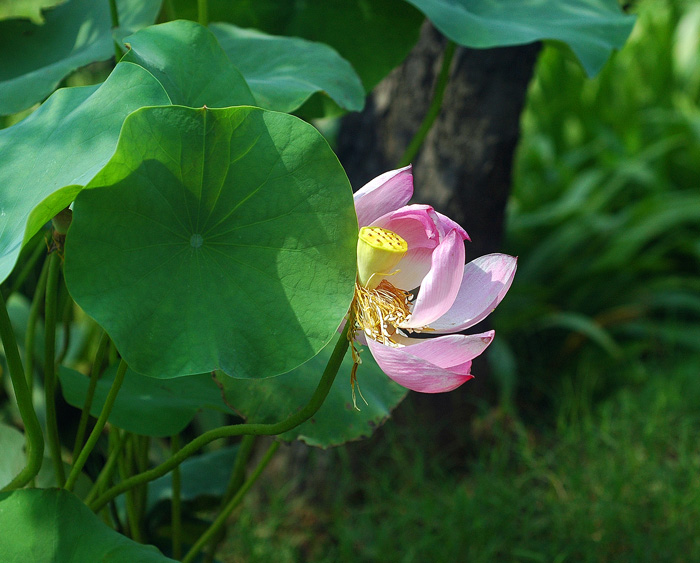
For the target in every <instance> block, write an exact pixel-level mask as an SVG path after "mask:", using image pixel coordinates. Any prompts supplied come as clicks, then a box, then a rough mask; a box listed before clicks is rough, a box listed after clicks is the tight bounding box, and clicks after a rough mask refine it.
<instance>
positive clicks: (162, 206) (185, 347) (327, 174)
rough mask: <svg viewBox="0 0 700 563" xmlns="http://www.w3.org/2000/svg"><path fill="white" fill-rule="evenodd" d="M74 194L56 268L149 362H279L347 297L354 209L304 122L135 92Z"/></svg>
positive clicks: (178, 372) (306, 354)
mask: <svg viewBox="0 0 700 563" xmlns="http://www.w3.org/2000/svg"><path fill="white" fill-rule="evenodd" d="M87 187H88V188H93V189H86V190H83V192H81V194H80V196H79V197H78V198H77V199H76V201H75V205H74V213H73V224H72V226H71V228H70V231H69V232H68V237H67V241H66V260H65V274H66V281H67V284H68V288H69V290H70V292H71V294H72V295H73V297H74V299H75V300H76V301H77V302H78V304H79V305H80V306H81V307H83V309H85V311H86V312H87V313H88V314H89V315H90V316H92V317H93V318H95V319H96V320H97V321H98V322H99V323H100V324H101V325H102V326H104V327H105V329H106V330H107V332H108V333H109V335H110V336H111V337H112V339H113V340H114V342H115V343H116V345H117V347H118V349H119V351H120V352H121V354H122V356H123V357H124V359H125V360H126V361H127V363H128V364H129V366H130V367H131V368H133V369H134V370H135V371H138V372H140V373H143V374H146V375H149V376H152V377H158V378H163V377H177V376H182V375H190V374H198V373H206V372H211V371H212V370H214V369H221V370H223V371H224V372H226V373H228V374H230V375H232V376H234V377H241V378H259V377H268V376H271V375H276V374H279V373H284V372H287V371H289V370H291V369H293V368H295V367H296V366H298V365H299V364H301V363H303V362H304V361H306V360H308V359H310V358H312V357H313V356H315V355H316V353H317V352H318V351H319V350H320V349H321V348H323V346H324V345H325V344H326V343H327V342H328V341H329V340H330V339H331V337H332V336H333V335H334V334H335V331H336V328H337V327H338V324H339V323H340V321H341V319H342V317H343V315H345V313H346V312H347V310H348V307H349V305H350V301H351V299H352V295H353V290H354V279H355V270H356V265H355V246H356V240H357V219H356V216H355V210H354V206H353V201H352V192H351V188H350V185H349V182H348V180H347V177H346V176H345V172H344V171H343V169H342V167H341V166H340V164H339V162H338V160H337V158H336V157H335V155H334V154H333V152H332V151H331V149H330V147H329V146H328V144H327V143H326V141H325V140H324V139H323V137H322V136H321V135H320V134H319V133H318V131H316V129H314V128H313V127H311V126H310V125H308V124H307V123H304V122H303V121H301V120H299V119H297V118H295V117H292V116H290V115H287V114H282V113H276V112H268V111H265V110H261V109H258V108H251V107H234V108H227V109H214V110H207V109H199V110H195V109H190V108H184V107H179V106H169V107H161V108H143V109H141V110H138V111H136V112H134V113H132V114H131V115H130V116H129V117H128V118H127V120H126V122H125V123H124V127H123V129H122V133H121V136H120V139H119V146H118V148H117V151H116V153H115V155H114V157H113V158H112V160H111V161H110V162H109V164H107V166H106V167H105V168H104V169H103V170H102V171H101V172H100V174H98V176H96V177H95V179H94V180H93V181H92V182H91V183H90V184H89V185H88V186H87Z"/></svg>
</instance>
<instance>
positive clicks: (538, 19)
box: [406, 0, 634, 75]
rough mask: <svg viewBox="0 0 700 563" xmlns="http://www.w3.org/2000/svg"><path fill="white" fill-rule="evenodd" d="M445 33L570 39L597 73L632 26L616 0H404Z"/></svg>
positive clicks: (482, 42)
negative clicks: (531, 0)
mask: <svg viewBox="0 0 700 563" xmlns="http://www.w3.org/2000/svg"><path fill="white" fill-rule="evenodd" d="M406 1H407V2H410V3H411V4H413V5H414V6H415V7H416V8H418V9H419V10H421V11H422V12H423V13H424V14H425V15H426V16H428V18H429V19H430V21H431V22H433V23H434V24H435V27H437V28H438V29H439V30H440V31H442V33H444V34H445V35H446V36H447V37H449V38H450V39H452V40H453V41H455V42H456V43H459V44H460V45H465V46H467V47H479V48H486V47H500V46H504V45H522V44H525V43H532V42H533V41H538V40H540V39H557V40H559V41H563V42H565V43H568V44H569V46H570V47H571V49H572V50H573V51H574V53H576V55H577V56H578V58H579V59H580V60H581V63H582V64H583V67H584V68H585V69H586V71H587V72H588V73H589V74H591V75H593V74H596V73H597V72H598V71H599V70H600V69H601V68H602V67H603V65H604V64H605V61H607V60H608V57H609V56H610V53H611V52H612V50H613V49H615V48H620V47H622V45H624V43H625V41H626V40H627V37H628V36H629V34H630V32H631V31H632V27H633V26H634V17H632V16H626V15H625V14H623V13H622V11H621V9H620V3H619V2H618V0H539V1H537V2H525V1H524V0H499V1H498V2H494V1H493V0H406Z"/></svg>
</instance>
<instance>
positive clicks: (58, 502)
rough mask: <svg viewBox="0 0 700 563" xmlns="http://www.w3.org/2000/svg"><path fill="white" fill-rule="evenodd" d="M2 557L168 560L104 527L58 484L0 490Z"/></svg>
mask: <svg viewBox="0 0 700 563" xmlns="http://www.w3.org/2000/svg"><path fill="white" fill-rule="evenodd" d="M0 530H2V534H0V553H1V554H2V560H3V561H8V562H9V561H18V562H19V561H23V562H24V561H27V562H29V561H37V562H39V561H60V562H62V563H83V562H86V561H138V562H139V563H164V562H166V561H173V560H172V559H169V558H167V557H165V556H164V555H162V554H161V553H160V552H159V551H158V550H157V549H156V548H155V547H153V546H148V545H142V544H140V543H136V542H135V541H133V540H130V539H129V538H127V537H125V536H123V535H121V534H120V533H118V532H116V531H114V530H112V529H111V528H109V527H108V526H107V525H106V524H104V522H102V521H101V520H100V519H99V518H98V517H97V516H95V515H94V514H93V513H92V512H91V511H90V509H89V508H88V507H87V506H85V505H84V504H83V503H82V502H80V501H79V500H78V499H77V497H76V496H75V495H73V494H71V493H69V492H68V491H65V490H63V489H21V490H17V491H12V492H9V493H1V494H0Z"/></svg>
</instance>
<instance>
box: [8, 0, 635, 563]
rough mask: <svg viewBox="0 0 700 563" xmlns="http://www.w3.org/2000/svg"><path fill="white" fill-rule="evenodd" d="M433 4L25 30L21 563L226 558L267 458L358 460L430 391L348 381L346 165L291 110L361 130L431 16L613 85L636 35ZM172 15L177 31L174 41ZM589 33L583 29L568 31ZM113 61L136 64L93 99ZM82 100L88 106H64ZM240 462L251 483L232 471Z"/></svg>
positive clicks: (76, 11)
mask: <svg viewBox="0 0 700 563" xmlns="http://www.w3.org/2000/svg"><path fill="white" fill-rule="evenodd" d="M411 4H412V5H414V6H415V7H416V8H417V10H416V9H414V8H411V7H409V6H408V5H407V4H405V3H403V2H399V1H398V0H396V1H394V2H389V1H387V2H386V3H383V4H382V5H381V7H380V8H378V9H377V10H376V11H368V10H362V9H360V8H361V6H360V3H357V2H352V1H349V0H348V1H347V2H340V3H334V4H333V5H332V6H330V7H328V6H327V5H326V3H318V4H314V5H311V4H303V5H298V6H294V7H290V8H289V9H288V10H287V11H285V12H284V13H279V12H278V11H277V7H276V3H267V2H263V3H256V4H255V5H252V4H251V5H247V4H246V5H244V4H240V5H236V6H235V7H234V8H231V7H230V6H228V3H220V2H215V1H212V2H206V1H202V0H200V1H198V2H197V3H196V5H195V3H194V2H186V1H172V2H167V3H166V4H165V5H164V6H163V7H162V11H160V10H161V6H160V3H159V2H157V1H152V2H140V3H135V2H132V1H130V0H121V1H113V2H109V3H107V2H104V3H93V2H85V1H84V0H69V1H68V2H64V3H53V2H49V3H45V4H41V5H40V7H41V8H47V10H46V11H41V12H37V10H36V4H32V3H29V2H27V3H26V5H24V4H22V5H23V6H25V7H26V11H24V12H22V13H19V14H18V13H16V12H10V13H7V12H0V18H2V21H0V37H1V38H2V39H0V50H2V52H3V53H4V55H6V58H7V60H8V61H10V64H8V65H6V66H4V67H3V70H2V74H0V100H2V102H1V105H0V113H3V114H5V115H8V116H9V117H7V118H5V125H6V126H7V127H6V128H5V129H3V130H2V131H0V151H1V154H2V157H3V159H2V162H1V163H0V197H2V200H1V201H2V203H1V204H0V205H1V206H2V207H1V211H0V219H2V222H1V223H0V227H1V228H0V274H1V275H2V279H3V280H4V281H3V285H2V288H1V289H2V301H3V305H4V303H5V300H6V299H7V303H8V308H7V314H6V313H5V307H4V306H3V307H1V308H0V309H2V311H0V312H1V313H2V315H1V316H0V327H1V328H2V342H3V350H4V354H3V356H4V359H5V364H4V365H3V372H2V373H3V381H4V383H6V385H5V390H6V394H7V396H8V398H9V399H10V400H8V401H6V402H4V403H3V409H4V410H3V420H4V423H3V425H2V426H0V430H2V434H1V435H0V436H1V437H2V441H3V451H4V452H6V454H7V456H6V458H5V460H6V461H5V462H4V463H5V465H4V466H3V467H2V474H1V476H2V483H1V484H2V487H3V492H2V493H0V502H2V503H3V511H2V519H0V526H1V527H2V528H3V530H4V531H5V533H4V534H3V536H2V539H1V540H0V552H2V553H4V554H5V555H6V556H9V557H11V558H17V559H21V558H26V556H27V553H32V556H33V557H39V558H44V559H58V560H61V559H65V558H67V557H68V555H67V554H68V553H71V554H72V555H71V557H75V558H77V559H80V560H87V559H90V560H96V559H100V558H106V557H112V558H117V559H119V560H121V559H126V558H129V559H138V560H153V561H162V560H165V559H166V558H165V557H164V556H163V555H162V554H161V553H160V552H158V551H157V550H156V549H155V548H153V547H152V546H147V545H143V544H148V543H155V544H157V545H158V546H159V547H160V548H161V549H162V550H163V551H164V552H166V553H168V554H170V555H172V556H173V557H174V558H176V559H181V558H182V559H183V560H184V561H192V560H194V559H195V558H196V557H199V556H200V552H202V551H203V550H205V548H206V550H207V551H208V553H209V555H208V557H210V558H211V557H213V554H214V552H215V550H216V546H217V545H218V544H219V543H220V540H221V539H222V534H223V532H222V530H223V525H224V524H225V522H226V520H227V518H228V516H229V515H230V514H231V512H232V511H233V510H234V509H235V508H236V507H237V506H238V505H239V504H240V503H241V501H242V498H243V496H244V495H245V493H246V492H247V491H248V490H249V489H250V488H251V487H252V485H253V483H254V482H255V480H256V479H257V478H258V477H259V476H260V474H261V472H262V471H263V469H264V468H265V466H266V464H267V463H268V462H269V460H270V459H271V457H272V455H273V454H274V453H275V450H276V449H277V448H278V447H279V443H280V442H279V441H275V442H272V444H271V445H270V446H269V448H268V450H267V452H266V453H265V454H263V456H262V458H261V460H260V462H259V464H258V465H257V466H256V467H255V468H253V469H251V470H250V472H249V471H248V467H247V466H248V462H249V459H250V457H251V455H252V452H253V450H254V445H255V442H256V440H255V438H254V437H255V436H258V435H272V436H278V437H279V438H280V440H295V439H300V440H303V441H305V442H307V443H309V444H313V445H317V446H321V447H328V446H331V445H337V444H342V443H344V442H347V441H349V440H353V439H358V438H360V437H366V436H368V435H371V434H372V432H373V431H374V430H375V429H376V428H377V426H378V425H379V424H380V423H381V422H383V421H384V420H385V419H386V418H387V417H388V415H389V413H390V411H391V410H392V408H394V407H395V406H396V404H398V402H400V400H401V399H402V397H403V396H404V391H403V390H401V389H399V388H397V387H396V386H394V385H392V384H391V383H390V382H389V381H388V380H387V379H386V378H383V376H381V374H378V373H377V370H376V367H373V366H372V364H371V362H367V365H363V370H364V371H365V373H366V374H367V375H370V374H375V375H376V377H368V378H367V381H368V383H366V384H365V385H363V393H364V394H365V395H366V396H367V395H368V396H369V397H371V398H372V400H373V404H372V406H371V407H368V408H367V409H364V410H363V411H362V412H361V413H359V414H358V413H356V412H355V411H353V409H352V408H351V406H350V405H349V401H347V391H348V389H347V381H346V382H342V381H341V379H340V378H339V379H338V380H337V381H335V382H334V378H335V375H336V373H337V372H338V371H339V369H343V371H344V372H345V373H347V372H349V365H348V364H347V360H346V364H345V367H344V368H343V367H342V359H343V356H344V353H345V350H346V348H347V339H346V334H345V333H344V334H341V335H340V336H339V337H338V343H337V344H336V345H335V346H333V345H331V347H326V345H327V344H328V342H329V340H331V339H332V338H333V337H335V336H336V335H337V327H338V324H339V323H340V322H341V320H342V318H343V316H344V315H345V314H346V312H347V310H348V306H349V304H350V300H351V298H352V286H353V283H354V277H355V256H354V250H353V249H354V245H355V243H356V240H355V239H356V235H357V232H356V230H357V224H356V219H355V214H354V209H353V205H352V198H351V190H350V186H349V183H348V181H347V178H346V176H345V174H344V171H343V170H342V168H341V167H340V165H339V163H338V161H337V159H336V158H335V155H334V154H333V152H332V151H331V149H330V147H329V145H328V143H327V142H326V141H325V140H324V139H323V138H322V136H321V134H320V133H319V132H318V131H317V130H316V129H314V128H313V127H312V126H311V125H309V124H308V123H305V122H304V121H302V120H300V119H297V118H296V117H294V116H292V115H290V113H289V112H297V113H298V114H299V115H301V116H304V117H313V116H323V115H326V116H327V115H334V114H337V113H338V112H341V111H353V110H357V109H359V108H360V107H361V106H362V102H363V96H364V93H365V92H366V91H368V90H369V89H371V88H372V86H373V85H374V84H376V82H377V81H378V80H379V79H380V78H381V77H382V76H384V75H385V74H386V73H387V72H389V70H391V68H392V67H393V66H395V65H396V64H397V63H398V62H400V61H401V59H402V58H403V57H404V56H405V54H406V52H407V51H408V50H409V49H410V48H411V46H412V44H413V42H414V41H415V37H416V35H417V31H418V27H419V25H420V23H421V21H422V19H423V14H424V15H426V16H428V17H429V18H430V19H431V20H432V21H433V22H434V24H435V25H436V26H437V27H438V28H439V29H440V30H441V31H442V32H443V33H445V34H446V35H447V36H448V37H449V38H450V39H451V40H452V41H454V42H456V43H459V44H466V45H472V46H477V47H489V46H497V45H502V44H511V43H514V42H515V43H523V42H530V41H534V40H538V39H558V40H562V39H564V40H568V42H569V44H570V46H571V48H572V49H573V51H574V52H575V53H576V55H577V57H578V58H579V60H580V61H581V63H582V64H583V66H584V68H585V69H586V70H587V71H588V72H589V73H595V72H596V71H597V70H599V69H600V67H601V66H602V65H603V63H604V61H605V60H606V58H607V57H608V55H609V53H610V52H611V50H612V49H613V48H615V47H619V46H620V45H621V44H622V43H623V42H624V40H625V39H626V37H627V34H628V33H629V30H630V28H631V25H632V18H629V17H626V16H624V15H622V14H621V13H620V11H619V10H618V8H617V5H616V4H615V3H614V2H612V1H606V2H592V1H591V0H578V4H581V6H584V7H588V8H591V10H590V11H589V12H588V16H587V17H586V18H583V19H577V18H574V19H571V18H570V17H569V10H570V5H569V3H566V2H561V1H559V0H551V2H549V4H548V6H546V9H545V11H544V12H542V11H536V12H530V11H528V10H527V9H526V8H523V6H522V5H521V4H520V3H519V2H511V3H510V4H511V6H510V7H511V8H512V9H511V10H508V11H506V12H494V11H493V9H492V8H493V6H492V5H491V4H490V3H488V2H474V3H468V2H460V3H457V4H454V3H450V4H447V3H443V2H440V1H428V0H425V1H424V0H421V1H416V2H412V3H411ZM18 15H19V16H27V17H31V18H33V21H32V22H29V21H26V20H23V19H15V18H16V17H17V16H18ZM157 17H158V18H160V19H161V20H175V21H166V23H162V24H160V25H150V24H152V23H153V22H154V21H155V20H156V18H157ZM179 17H184V18H187V17H189V18H191V19H196V20H197V21H198V22H199V23H194V22H191V21H186V20H178V19H177V18H179ZM42 18H43V20H44V21H43V22H40V23H36V22H39V21H40V20H41V19H42ZM214 20H217V21H218V22H219V23H216V24H212V25H211V26H209V27H207V24H209V22H210V21H214ZM338 22H340V24H342V25H343V28H342V31H339V30H338V29H336V28H335V25H337V24H338ZM562 22H563V23H562ZM234 24H238V25H239V26H243V25H246V26H254V27H256V28H259V29H261V30H262V31H249V30H246V29H244V28H243V27H238V26H237V25H234ZM346 24H349V25H347V26H346ZM591 24H596V25H600V26H602V29H604V30H605V36H606V39H605V40H604V41H603V42H602V43H601V41H600V37H598V36H593V35H591V34H589V33H587V32H585V29H587V28H589V27H590V26H591ZM562 25H564V27H562ZM566 26H570V28H571V30H572V31H576V32H577V33H572V34H570V35H567V34H566V33H564V35H562V33H563V31H566V29H567V28H566ZM387 29H389V30H390V32H389V33H387V32H386V31H387ZM513 29H516V30H517V31H518V33H515V34H514V33H513V32H512V30H513ZM582 30H583V31H582ZM88 31H89V33H88ZM264 32H268V33H276V34H277V36H276V37H272V36H270V35H266V34H265V33H264ZM292 34H293V35H295V36H299V37H301V38H305V39H301V38H290V37H288V36H287V35H292ZM320 41H323V42H327V43H328V44H329V45H330V46H329V45H324V44H323V43H321V42H320ZM334 48H335V49H334ZM368 52H369V53H370V55H372V56H367V53H368ZM113 54H114V56H115V64H114V67H113V68H111V67H112V65H111V64H110V63H107V65H106V66H102V67H99V68H98V69H97V70H96V72H94V73H87V74H82V75H80V76H78V77H75V76H73V77H71V78H70V79H69V78H67V77H68V76H69V75H70V74H71V73H72V72H73V71H75V69H77V68H79V67H81V66H83V65H85V64H88V63H94V62H98V63H99V62H100V61H106V60H108V59H109V58H110V57H112V55H113ZM374 55H377V56H374ZM379 55H380V56H379ZM346 59H347V60H346ZM319 61H323V64H320V63H319ZM348 61H349V62H348ZM290 65H291V71H290ZM353 65H354V67H353ZM298 77H303V79H302V80H297V79H296V78H298ZM64 80H65V81H66V84H76V86H71V87H68V88H61V89H59V90H57V91H54V90H55V88H56V86H57V85H59V84H60V83H61V82H62V81H64ZM86 82H87V83H91V82H95V83H94V84H90V85H81V84H84V83H86ZM271 85H272V86H271ZM52 92H53V93H52ZM47 96H48V97H47ZM41 102H43V103H41ZM37 103H40V105H38V107H37V105H36V104H37ZM242 295H243V296H245V298H243V297H242ZM349 324H350V323H348V325H349ZM346 331H347V328H346ZM504 349H505V348H504ZM309 360H310V361H309ZM324 366H325V367H324ZM286 372H288V373H286ZM5 374H7V375H8V376H6V375H5ZM279 374H285V375H279ZM88 375H89V377H88ZM270 376H278V377H276V378H271V379H267V378H268V377H270ZM231 377H233V378H234V379H231ZM59 389H60V393H59ZM35 395H36V396H35ZM61 395H63V396H64V397H65V401H66V402H67V403H68V404H72V405H73V406H76V407H78V409H80V410H81V411H82V412H81V414H80V415H76V414H75V412H74V411H73V414H72V415H71V411H70V409H69V408H68V406H67V404H66V403H64V402H63V400H62V399H61ZM326 397H328V400H327V401H325V399H326ZM344 398H345V399H344ZM324 401H325V402H324ZM322 404H323V407H322V406H321V405H322ZM200 411H201V412H200ZM341 413H342V416H341ZM90 415H92V417H93V418H92V419H91V418H90ZM237 415H240V416H243V417H245V422H242V421H241V418H240V417H239V416H237ZM350 415H352V418H350ZM311 417H313V418H311ZM309 419H310V420H309ZM21 427H23V428H24V430H25V436H26V444H27V447H26V451H25V450H24V449H23V446H24V443H25V439H24V438H23V437H22V434H21V433H20V432H19V431H18V430H17V428H21ZM240 436H244V438H242V440H237V439H236V438H237V437H240ZM222 439H226V440H228V444H227V445H226V446H225V447H221V448H216V447H215V446H213V445H212V444H213V443H215V442H216V443H220V441H221V440H222ZM201 450H203V451H201ZM195 454H199V455H195ZM232 460H233V462H232ZM231 464H233V465H232V467H231ZM220 466H223V467H225V468H227V469H228V470H229V471H223V472H222V473H221V474H219V475H214V472H213V471H212V469H211V468H213V467H220ZM201 467H207V468H208V469H207V472H208V473H209V472H211V473H212V475H211V479H210V480H208V482H207V483H206V485H207V486H205V487H203V486H201V485H202V483H201V482H199V481H198V480H196V479H193V476H196V475H200V474H201V472H202V470H201ZM26 485H29V486H30V488H24V487H25V486H26ZM34 486H36V488H34ZM54 487H55V488H54ZM168 488H169V490H170V492H168ZM168 499H169V502H168ZM212 508H214V509H215V510H214V511H213V512H214V514H215V516H212V513H211V512H209V511H208V509H212ZM203 509H204V510H205V511H206V512H202V510H203ZM86 530H89V536H90V539H91V541H82V540H81V539H80V538H81V537H82V534H84V533H85V531H86ZM47 538H51V540H50V541H47ZM416 547H417V546H416ZM8 554H9V555H8Z"/></svg>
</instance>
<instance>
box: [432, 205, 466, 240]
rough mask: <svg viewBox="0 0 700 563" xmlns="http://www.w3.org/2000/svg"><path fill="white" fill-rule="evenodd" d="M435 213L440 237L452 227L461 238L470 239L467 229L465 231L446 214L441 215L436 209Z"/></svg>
mask: <svg viewBox="0 0 700 563" xmlns="http://www.w3.org/2000/svg"><path fill="white" fill-rule="evenodd" d="M435 215H437V219H438V220H437V226H438V229H440V236H441V237H444V236H445V235H446V234H447V233H449V232H450V231H451V230H453V229H454V230H456V231H457V232H458V233H459V234H460V236H461V237H462V240H468V241H471V240H472V239H470V238H469V235H468V234H467V231H465V230H464V229H463V228H462V227H461V226H460V225H459V224H458V223H456V222H455V221H453V220H452V219H450V218H449V217H448V216H447V215H443V214H442V213H440V212H438V211H436V212H435Z"/></svg>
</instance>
